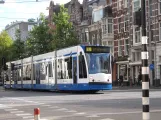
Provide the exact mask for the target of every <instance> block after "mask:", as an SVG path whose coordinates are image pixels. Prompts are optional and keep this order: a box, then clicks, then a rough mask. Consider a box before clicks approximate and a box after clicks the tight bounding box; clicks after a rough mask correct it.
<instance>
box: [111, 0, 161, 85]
mask: <svg viewBox="0 0 161 120" xmlns="http://www.w3.org/2000/svg"><path fill="white" fill-rule="evenodd" d="M112 6H113V8H112V10H113V16H114V18H113V21H114V60H115V66H116V68H117V69H116V73H117V76H116V78H114V80H117V79H118V78H119V76H120V75H122V76H123V78H124V82H131V81H132V82H133V83H135V82H137V79H138V75H139V73H140V72H141V65H142V63H141V50H142V44H141V37H142V28H141V27H140V26H137V25H134V19H135V12H136V11H138V10H139V9H140V8H141V0H113V1H112ZM160 8H161V2H158V1H156V0H146V20H147V21H146V22H147V37H148V52H149V67H150V66H153V65H154V69H150V74H149V79H150V84H151V85H154V84H160V83H161V52H160V50H161V42H160V41H161V40H160V38H161V37H160V36H161V34H160V33H161V32H160V31H161V29H160V28H161V24H160V21H161V16H160V13H161V11H160ZM150 68H151V67H150ZM155 79H157V80H158V81H157V82H155ZM159 82H160V83H159Z"/></svg>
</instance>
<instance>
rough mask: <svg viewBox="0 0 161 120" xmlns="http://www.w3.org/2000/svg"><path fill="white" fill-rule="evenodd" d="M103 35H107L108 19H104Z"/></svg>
mask: <svg viewBox="0 0 161 120" xmlns="http://www.w3.org/2000/svg"><path fill="white" fill-rule="evenodd" d="M102 27H103V34H107V19H103V25H102Z"/></svg>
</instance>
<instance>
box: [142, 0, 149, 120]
mask: <svg viewBox="0 0 161 120" xmlns="http://www.w3.org/2000/svg"><path fill="white" fill-rule="evenodd" d="M145 5H146V3H145V0H141V23H142V52H141V59H142V105H143V108H142V109H143V111H142V118H143V120H150V114H149V68H148V51H147V44H148V41H147V36H146V10H145Z"/></svg>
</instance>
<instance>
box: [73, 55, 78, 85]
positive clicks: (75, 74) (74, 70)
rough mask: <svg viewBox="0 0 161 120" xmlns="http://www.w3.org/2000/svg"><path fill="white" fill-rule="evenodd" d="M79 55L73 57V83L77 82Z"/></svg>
mask: <svg viewBox="0 0 161 120" xmlns="http://www.w3.org/2000/svg"><path fill="white" fill-rule="evenodd" d="M77 75H78V74H77V57H73V84H77Z"/></svg>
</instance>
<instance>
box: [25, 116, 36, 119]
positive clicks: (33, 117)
mask: <svg viewBox="0 0 161 120" xmlns="http://www.w3.org/2000/svg"><path fill="white" fill-rule="evenodd" d="M27 118H34V116H25V117H23V119H27Z"/></svg>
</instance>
